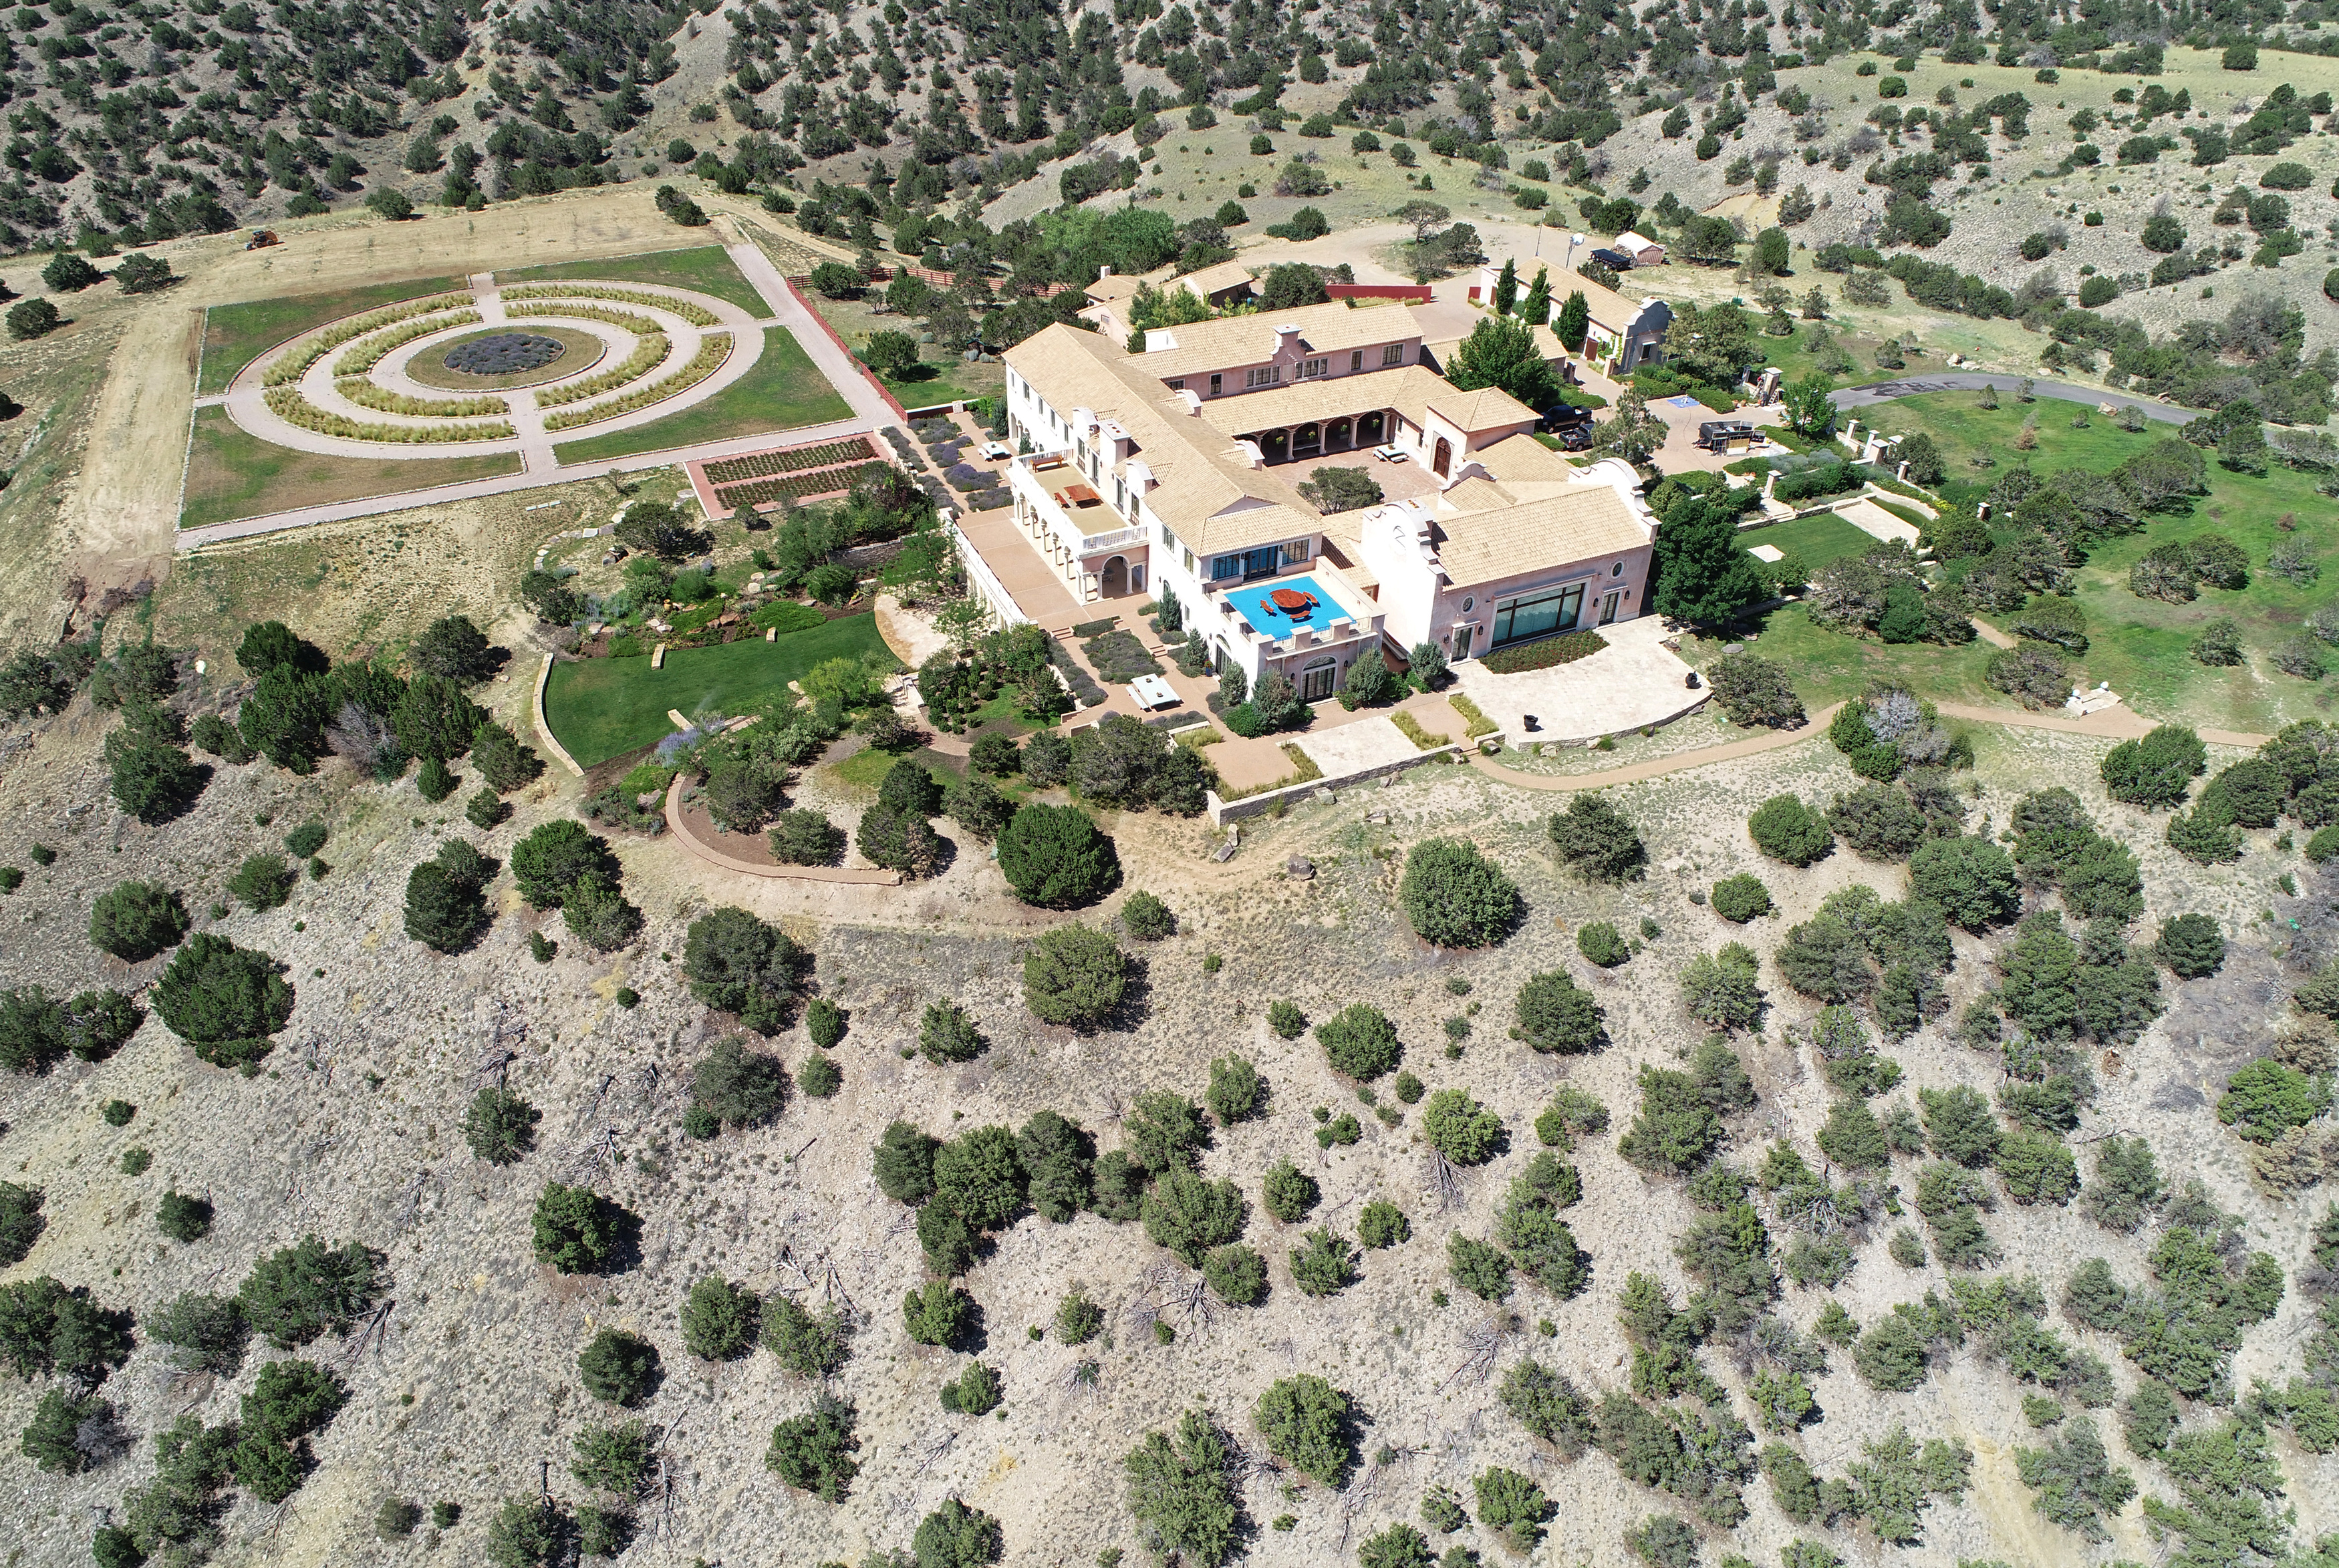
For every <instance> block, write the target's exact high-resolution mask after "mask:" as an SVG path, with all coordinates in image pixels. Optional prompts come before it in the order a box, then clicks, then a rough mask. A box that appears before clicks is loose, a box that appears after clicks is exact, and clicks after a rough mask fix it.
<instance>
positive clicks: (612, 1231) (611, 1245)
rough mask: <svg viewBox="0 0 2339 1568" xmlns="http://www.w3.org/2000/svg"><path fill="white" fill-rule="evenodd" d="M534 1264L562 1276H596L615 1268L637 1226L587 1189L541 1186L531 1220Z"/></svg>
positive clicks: (555, 1183)
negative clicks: (541, 1265) (535, 1262)
mask: <svg viewBox="0 0 2339 1568" xmlns="http://www.w3.org/2000/svg"><path fill="white" fill-rule="evenodd" d="M530 1225H531V1228H533V1230H534V1231H535V1237H536V1260H537V1261H538V1263H542V1264H547V1265H549V1266H550V1267H552V1268H553V1269H554V1270H555V1271H556V1272H558V1273H561V1274H599V1273H601V1272H603V1271H604V1270H607V1269H608V1268H611V1267H615V1266H616V1265H617V1263H618V1262H619V1260H620V1259H621V1258H622V1257H623V1256H624V1252H625V1249H626V1247H627V1244H628V1243H629V1242H630V1240H631V1238H632V1237H633V1235H634V1233H635V1232H637V1230H639V1229H640V1228H641V1222H640V1221H639V1220H638V1219H637V1218H634V1216H633V1215H632V1214H631V1213H629V1212H628V1211H627V1209H625V1208H623V1207H621V1206H620V1205H618V1204H617V1203H615V1202H613V1201H611V1200H610V1199H608V1198H604V1197H602V1196H601V1195H600V1194H599V1193H597V1192H595V1191H593V1190H592V1189H591V1188H585V1187H567V1186H563V1185H562V1184H561V1183H559V1182H558V1181H550V1182H547V1183H545V1187H544V1191H543V1192H542V1194H540V1195H539V1196H538V1198H537V1200H536V1212H535V1215H534V1216H533V1218H532V1219H531V1220H530Z"/></svg>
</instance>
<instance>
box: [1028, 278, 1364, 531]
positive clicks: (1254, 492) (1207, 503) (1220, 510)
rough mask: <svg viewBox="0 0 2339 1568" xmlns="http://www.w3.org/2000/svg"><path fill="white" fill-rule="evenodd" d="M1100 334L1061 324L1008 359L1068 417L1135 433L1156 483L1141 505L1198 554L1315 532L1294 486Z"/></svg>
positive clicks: (1313, 518)
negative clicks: (1087, 414)
mask: <svg viewBox="0 0 2339 1568" xmlns="http://www.w3.org/2000/svg"><path fill="white" fill-rule="evenodd" d="M1146 358H1147V356H1144V355H1130V354H1125V353H1123V352H1122V351H1121V350H1120V348H1118V347H1117V346H1116V345H1114V344H1113V343H1112V342H1110V340H1107V339H1106V338H1104V337H1103V336H1102V335H1101V334H1100V333H1096V332H1084V331H1081V330H1080V329H1079V328H1077V327H1071V326H1066V325H1063V324H1062V323H1057V324H1055V325H1052V326H1050V327H1047V328H1045V329H1043V330H1041V331H1039V332H1036V333H1034V334H1033V335H1032V336H1031V337H1029V338H1027V339H1025V340H1023V341H1022V342H1021V343H1019V344H1017V345H1016V346H1015V347H1014V348H1012V349H1010V350H1007V363H1008V364H1009V366H1011V367H1012V369H1013V370H1014V371H1015V373H1016V374H1017V375H1019V376H1021V377H1022V378H1023V379H1024V380H1027V381H1030V382H1031V383H1032V384H1033V385H1035V386H1037V387H1040V388H1041V389H1042V390H1043V391H1044V392H1045V395H1046V397H1047V399H1048V401H1049V402H1050V403H1051V404H1052V405H1053V406H1054V407H1055V408H1056V409H1057V411H1058V412H1060V413H1061V414H1063V415H1064V416H1065V417H1066V418H1068V419H1069V418H1070V417H1071V410H1072V409H1074V408H1085V409H1089V410H1090V411H1091V413H1093V414H1095V415H1096V416H1097V417H1098V418H1100V419H1110V420H1113V421H1114V422H1116V423H1118V424H1119V425H1120V427H1121V429H1124V430H1127V431H1128V432H1129V436H1130V440H1131V442H1132V443H1133V444H1134V446H1135V448H1136V450H1135V454H1134V455H1135V456H1136V457H1137V458H1138V459H1139V460H1140V461H1141V462H1143V463H1144V464H1145V466H1146V468H1148V469H1150V471H1151V472H1152V475H1153V478H1154V479H1155V480H1156V481H1157V483H1156V484H1155V486H1154V488H1152V489H1151V490H1149V491H1148V492H1147V493H1146V497H1145V504H1146V505H1147V506H1148V507H1149V508H1151V509H1152V510H1153V512H1154V513H1155V515H1156V516H1158V517H1160V518H1161V520H1162V521H1164V522H1166V523H1168V524H1169V527H1170V528H1172V529H1174V530H1175V531H1176V532H1177V534H1178V537H1179V538H1180V539H1182V540H1184V541H1185V542H1186V544H1187V546H1188V547H1190V548H1192V549H1194V550H1196V551H1205V550H1207V551H1219V550H1229V549H1238V548H1241V547H1246V546H1249V545H1261V544H1266V543H1268V542H1269V541H1270V540H1275V539H1284V538H1290V537H1296V536H1298V535H1300V534H1308V533H1313V532H1315V531H1316V530H1317V528H1318V527H1319V525H1320V522H1321V519H1320V518H1318V516H1317V514H1316V509H1315V508H1313V507H1310V506H1308V504H1307V503H1306V502H1305V501H1302V500H1300V499H1299V498H1298V496H1297V495H1296V494H1295V493H1294V492H1293V491H1292V489H1291V488H1290V487H1289V486H1288V485H1286V484H1285V483H1284V482H1283V481H1282V480H1281V479H1279V478H1276V477H1275V476H1274V475H1273V474H1272V473H1270V472H1269V471H1268V470H1267V469H1265V468H1252V467H1250V466H1249V462H1248V459H1247V458H1246V457H1245V456H1244V455H1243V454H1241V453H1239V451H1238V450H1237V449H1236V448H1235V445H1234V442H1233V441H1232V440H1231V439H1229V437H1227V436H1226V435H1225V434H1223V433H1222V432H1220V431H1219V430H1217V429H1212V428H1211V427H1210V426H1209V424H1208V423H1207V422H1206V421H1204V420H1202V419H1197V418H1195V417H1193V416H1192V415H1190V414H1189V413H1187V412H1186V404H1185V399H1183V398H1182V397H1181V396H1180V395H1179V394H1178V393H1176V392H1171V391H1169V390H1165V389H1164V388H1163V387H1162V385H1161V383H1160V381H1158V380H1154V379H1153V377H1152V376H1151V374H1150V370H1151V367H1150V366H1149V365H1146V364H1145V363H1144V360H1145V359H1146Z"/></svg>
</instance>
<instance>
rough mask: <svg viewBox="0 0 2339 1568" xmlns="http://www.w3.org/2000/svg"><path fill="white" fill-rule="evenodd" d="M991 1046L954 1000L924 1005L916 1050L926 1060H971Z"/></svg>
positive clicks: (970, 1017)
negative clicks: (921, 1053) (924, 1009)
mask: <svg viewBox="0 0 2339 1568" xmlns="http://www.w3.org/2000/svg"><path fill="white" fill-rule="evenodd" d="M990 1049H991V1042H990V1041H989V1040H986V1039H984V1038H983V1035H982V1031H980V1030H978V1029H977V1028H976V1027H975V1025H974V1020H973V1018H972V1016H970V1015H969V1014H968V1012H967V1011H966V1010H965V1009H964V1008H962V1007H961V1006H959V1005H958V1003H956V1002H954V1001H933V1002H928V1003H927V1004H926V1011H925V1016H924V1017H923V1019H921V1020H920V1021H919V1023H918V1050H921V1051H922V1052H923V1053H924V1055H925V1058H926V1060H929V1061H934V1062H944V1061H972V1060H974V1059H975V1058H976V1057H978V1056H981V1055H982V1053H983V1052H984V1051H986V1050H990Z"/></svg>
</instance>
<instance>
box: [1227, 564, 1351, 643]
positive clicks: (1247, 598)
mask: <svg viewBox="0 0 2339 1568" xmlns="http://www.w3.org/2000/svg"><path fill="white" fill-rule="evenodd" d="M1278 588H1291V589H1294V590H1296V591H1298V592H1299V593H1303V594H1306V595H1308V597H1310V598H1312V599H1314V600H1315V601H1316V604H1315V607H1314V608H1313V609H1307V610H1302V611H1300V612H1299V614H1298V616H1287V615H1285V614H1284V613H1283V612H1282V611H1281V610H1279V609H1277V608H1276V607H1275V606H1274V604H1273V603H1272V602H1271V601H1270V600H1269V599H1268V595H1269V594H1272V593H1274V592H1275V591H1276V590H1277V589H1278ZM1227 601H1228V602H1229V604H1231V605H1233V606H1235V608H1237V609H1239V610H1240V611H1241V612H1242V617H1243V619H1245V620H1247V621H1248V622H1249V623H1250V624H1251V626H1252V627H1253V629H1255V630H1256V631H1257V632H1258V635H1259V636H1263V637H1275V638H1278V639H1281V638H1283V637H1288V636H1290V635H1291V632H1292V628H1293V627H1295V626H1306V627H1308V628H1309V629H1310V630H1313V631H1322V630H1323V629H1324V628H1325V626H1328V625H1329V624H1331V623H1332V622H1333V621H1335V620H1337V619H1338V618H1339V617H1340V616H1343V615H1345V614H1347V612H1346V611H1344V610H1343V609H1341V607H1340V601H1339V600H1337V599H1336V598H1334V597H1332V596H1331V594H1330V593H1328V592H1327V591H1326V589H1325V587H1324V585H1323V584H1321V583H1319V582H1318V581H1317V580H1316V579H1315V578H1314V577H1310V576H1305V575H1303V576H1300V577H1273V578H1270V579H1268V581H1266V582H1260V583H1253V584H1251V585H1250V586H1249V587H1242V588H1231V589H1229V590H1228V592H1227Z"/></svg>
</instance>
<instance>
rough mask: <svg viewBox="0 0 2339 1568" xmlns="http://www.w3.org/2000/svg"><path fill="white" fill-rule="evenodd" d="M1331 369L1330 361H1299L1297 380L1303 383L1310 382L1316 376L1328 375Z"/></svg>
mask: <svg viewBox="0 0 2339 1568" xmlns="http://www.w3.org/2000/svg"><path fill="white" fill-rule="evenodd" d="M1331 368H1332V361H1331V360H1300V361H1299V379H1300V380H1303V381H1312V380H1315V379H1316V378H1317V377H1318V376H1321V375H1326V374H1327V373H1329V371H1330V370H1331Z"/></svg>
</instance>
